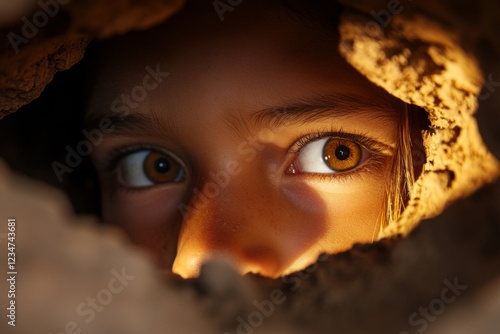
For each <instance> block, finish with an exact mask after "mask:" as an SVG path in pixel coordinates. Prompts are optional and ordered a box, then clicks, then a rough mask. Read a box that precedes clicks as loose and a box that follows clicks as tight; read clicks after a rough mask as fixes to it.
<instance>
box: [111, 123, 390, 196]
mask: <svg viewBox="0 0 500 334" xmlns="http://www.w3.org/2000/svg"><path fill="white" fill-rule="evenodd" d="M326 137H330V138H342V139H348V140H352V141H354V142H356V143H358V144H360V145H362V146H363V147H364V148H366V149H367V150H368V151H369V152H370V153H371V154H372V156H371V157H370V158H369V159H370V161H369V162H368V163H364V164H363V166H362V167H360V168H356V169H353V170H352V171H347V172H343V173H337V174H322V173H306V174H303V177H314V178H315V179H319V180H324V181H330V180H332V179H336V180H342V181H346V182H347V181H349V180H351V179H352V178H353V177H361V176H363V175H364V172H369V171H370V169H371V168H372V167H374V166H376V165H379V164H381V163H383V161H384V158H387V156H388V153H387V150H388V147H387V146H386V145H383V144H382V143H380V142H378V141H376V140H373V139H371V138H369V137H368V136H366V135H363V134H355V133H347V132H344V131H343V130H342V129H341V130H339V131H333V130H331V131H326V132H321V131H319V132H316V133H305V134H302V135H301V136H300V137H299V138H298V139H296V140H295V142H294V143H293V144H292V146H291V147H290V149H289V150H288V151H289V153H290V154H291V155H293V158H292V160H291V161H290V162H289V163H292V162H293V161H294V159H296V158H297V156H298V154H299V153H300V151H301V149H302V148H303V147H305V146H306V145H307V144H309V143H311V142H313V141H316V140H319V139H323V138H326ZM142 150H153V151H160V152H162V151H164V150H163V149H161V148H159V147H157V146H154V145H148V144H137V145H132V146H125V147H118V148H113V149H112V150H111V152H109V154H108V156H107V157H106V161H105V162H104V168H103V169H104V172H105V173H106V175H108V176H109V177H108V178H106V179H107V180H109V185H108V186H109V187H110V188H111V190H112V191H113V192H115V191H117V190H123V191H127V192H139V191H144V190H147V189H149V188H150V187H141V188H135V187H127V186H123V185H121V184H120V182H118V181H117V180H118V177H119V175H118V165H119V162H120V160H121V159H123V158H124V157H125V156H127V155H128V154H132V153H136V152H139V151H142ZM164 153H166V154H168V153H167V152H164ZM151 187H153V186H151Z"/></svg>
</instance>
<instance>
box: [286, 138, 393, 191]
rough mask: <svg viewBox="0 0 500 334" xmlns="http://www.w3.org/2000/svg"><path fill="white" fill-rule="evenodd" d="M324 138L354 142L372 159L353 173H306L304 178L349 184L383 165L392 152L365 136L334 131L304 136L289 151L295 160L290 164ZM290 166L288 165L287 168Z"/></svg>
mask: <svg viewBox="0 0 500 334" xmlns="http://www.w3.org/2000/svg"><path fill="white" fill-rule="evenodd" d="M323 138H341V139H347V140H352V141H354V142H356V143H358V144H360V145H361V146H363V147H364V148H365V149H367V150H368V151H369V152H370V154H371V157H370V158H369V161H367V163H363V165H362V166H361V167H359V168H355V169H353V170H352V171H347V172H342V173H335V174H324V173H306V174H303V177H306V178H307V177H314V178H315V179H320V180H321V181H331V180H333V179H335V180H339V181H345V182H347V181H350V180H352V179H353V178H357V177H362V176H364V175H365V174H366V172H370V171H371V170H372V168H373V167H376V166H377V165H381V164H383V163H384V162H385V159H387V158H388V157H389V156H390V153H388V151H390V148H389V147H388V146H386V145H384V144H382V143H380V142H378V141H376V140H374V139H371V138H370V137H368V136H366V135H364V134H360V133H348V132H344V131H343V130H342V129H340V130H338V131H334V130H333V129H332V130H330V131H325V132H322V131H319V132H316V133H306V134H302V135H301V136H300V137H299V138H298V139H297V140H296V141H295V142H294V143H293V145H292V146H291V147H290V149H289V153H290V154H292V155H293V158H292V160H291V161H289V164H291V163H293V161H295V159H297V156H298V154H299V153H300V151H301V150H302V148H304V147H305V146H306V145H307V144H309V143H311V142H314V141H316V140H320V139H323ZM289 164H287V166H288V165H289Z"/></svg>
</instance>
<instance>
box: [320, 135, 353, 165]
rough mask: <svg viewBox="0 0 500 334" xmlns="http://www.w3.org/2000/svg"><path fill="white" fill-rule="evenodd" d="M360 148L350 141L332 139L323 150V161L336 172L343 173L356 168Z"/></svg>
mask: <svg viewBox="0 0 500 334" xmlns="http://www.w3.org/2000/svg"><path fill="white" fill-rule="evenodd" d="M361 155H362V149H361V146H360V145H359V144H357V143H355V142H353V141H351V140H346V139H339V138H332V139H330V140H328V142H327V143H326V144H325V146H324V148H323V159H324V160H325V163H326V165H327V166H328V167H330V168H331V169H332V170H334V171H336V172H344V171H348V170H350V169H353V168H354V167H356V166H357V165H358V164H359V162H360V161H361Z"/></svg>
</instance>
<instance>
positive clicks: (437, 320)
mask: <svg viewBox="0 0 500 334" xmlns="http://www.w3.org/2000/svg"><path fill="white" fill-rule="evenodd" d="M74 1H75V6H77V5H76V4H77V2H76V1H77V0H74ZM88 3H89V4H90V5H89V6H92V4H93V3H94V2H90V1H89V2H88ZM114 3H115V2H113V4H114ZM134 3H135V2H134ZM345 3H346V4H347V5H349V6H352V7H351V10H350V11H349V12H346V14H345V16H344V19H343V23H342V28H341V29H342V31H341V32H342V37H343V41H344V43H343V44H342V52H344V55H345V56H346V58H347V59H348V60H349V61H350V62H351V63H352V64H353V65H354V66H355V67H356V68H358V69H359V70H360V71H361V72H362V73H364V74H365V75H367V77H368V78H370V79H371V80H372V81H374V82H376V83H378V84H379V85H381V86H383V87H385V88H386V89H388V90H389V91H392V92H393V93H394V94H396V95H397V96H398V97H400V98H402V99H403V100H405V101H408V102H412V103H415V104H418V105H421V106H423V107H425V108H426V109H427V110H428V111H429V113H430V115H431V119H432V121H433V125H432V129H431V131H429V132H427V133H426V134H425V136H424V138H425V144H426V146H427V152H426V153H427V160H428V162H427V164H426V165H425V173H424V175H427V178H422V179H421V181H419V182H420V183H419V184H417V186H416V194H418V196H417V195H415V196H414V198H413V200H412V202H411V207H410V210H409V211H407V212H408V213H407V216H406V219H407V222H409V224H406V225H403V224H401V225H396V226H394V227H391V228H392V229H393V230H391V231H389V232H391V233H392V232H401V233H409V232H410V230H412V229H413V230H412V232H411V233H409V234H408V235H407V236H406V237H405V238H398V239H396V238H394V239H385V240H382V241H380V242H378V243H375V244H372V245H358V246H355V247H354V248H353V249H352V250H350V251H348V252H344V253H341V254H337V255H331V256H323V257H321V258H320V260H319V261H318V263H317V264H316V265H313V266H311V267H309V268H307V269H306V270H304V271H302V272H298V273H294V274H292V275H290V276H288V277H285V278H284V279H282V280H270V279H264V278H261V277H255V276H251V275H248V276H245V277H240V276H239V275H237V274H236V273H235V272H234V271H232V270H231V269H230V268H228V267H227V266H225V265H224V264H220V263H212V264H208V265H207V266H205V268H204V269H203V271H202V275H201V277H200V278H199V279H196V280H187V281H182V280H178V279H176V278H174V277H171V276H170V275H168V274H166V275H162V276H160V275H159V273H158V272H157V271H156V270H155V269H154V267H153V265H152V264H151V263H150V261H149V260H148V259H147V258H146V256H145V255H144V254H143V253H142V252H141V251H139V250H138V249H136V248H134V247H132V246H131V245H130V244H129V243H128V242H127V241H126V240H125V239H124V238H123V236H122V235H121V234H120V233H118V232H117V231H116V230H113V229H110V228H103V227H102V226H101V227H99V226H97V225H96V224H95V220H93V219H91V218H75V217H74V216H72V214H71V213H70V208H69V207H68V204H67V203H66V200H65V199H64V198H63V196H62V195H61V194H60V193H57V192H55V191H53V190H51V189H50V188H47V187H44V186H41V185H39V184H35V183H33V182H28V181H26V180H24V179H22V178H20V177H18V176H15V175H13V174H12V173H11V172H10V171H8V170H7V169H6V168H3V167H2V168H0V223H1V224H0V237H3V238H2V239H0V241H1V242H0V264H1V267H2V268H5V263H4V261H5V260H4V259H6V258H7V257H6V254H5V251H6V248H5V247H4V245H5V242H6V239H5V233H7V230H6V224H5V222H6V220H7V219H8V218H10V217H12V216H13V215H15V218H16V219H17V226H18V231H17V233H18V236H19V237H18V239H17V240H16V244H17V259H18V264H19V267H18V273H19V274H18V282H17V288H18V296H17V298H16V300H17V306H18V315H19V317H18V320H17V321H18V322H17V324H18V326H19V327H17V328H16V330H17V331H18V332H22V333H32V332H37V333H50V332H53V333H56V332H62V331H63V330H64V327H65V326H67V324H68V322H70V321H75V322H76V323H77V325H78V326H79V328H81V329H82V332H85V333H157V332H158V333H160V332H166V333H170V332H175V333H212V332H213V333H225V332H228V333H235V332H239V333H252V332H256V333H278V334H279V333H291V334H294V333H297V334H298V333H332V332H333V333H348V334H353V333H384V334H386V333H414V332H417V331H419V332H421V331H423V330H427V333H433V334H437V333H443V334H444V333H446V334H448V333H460V332H459V331H461V332H463V333H477V334H493V333H498V330H499V328H500V324H499V323H498V319H500V306H499V304H498V300H499V299H498V298H500V297H498V296H499V293H500V288H499V283H498V279H499V277H500V266H499V264H500V209H499V207H498V203H499V202H500V183H499V182H496V183H494V184H492V185H489V186H487V187H484V188H483V189H481V190H480V191H478V192H476V193H475V194H473V195H472V196H469V197H468V198H466V199H461V200H458V201H456V202H455V203H453V204H452V205H450V206H449V207H448V208H447V209H446V210H445V211H444V212H443V213H442V214H440V215H439V216H437V217H436V218H433V219H429V220H425V221H423V222H422V223H421V224H420V225H418V226H417V227H415V226H416V223H417V222H418V221H419V220H420V219H422V218H424V217H427V216H432V215H435V214H437V213H438V212H439V211H441V209H442V208H443V207H444V206H445V205H446V204H447V203H448V202H450V201H453V200H454V199H455V198H457V197H463V196H466V195H467V194H469V193H470V192H472V191H473V190H474V189H476V188H478V187H479V186H481V185H482V184H483V183H484V182H486V181H488V180H490V179H492V178H493V177H494V175H495V172H496V162H495V160H494V159H493V157H492V156H491V155H490V154H489V153H488V151H487V149H486V148H485V147H484V146H483V144H482V141H481V138H480V137H479V135H478V131H477V128H476V123H475V121H474V119H473V118H472V115H473V114H474V113H475V109H476V107H477V105H478V104H477V102H476V97H477V96H480V97H481V98H480V99H479V110H478V114H477V116H478V118H479V125H480V127H479V130H480V132H481V133H482V134H484V135H485V137H484V138H485V140H486V143H487V145H488V147H489V148H490V149H491V151H492V152H494V153H495V154H496V156H497V158H498V157H500V155H499V153H500V143H499V141H500V140H499V137H498V135H495V130H496V129H498V127H500V122H499V116H498V115H499V113H498V111H497V108H498V106H499V105H500V102H499V101H500V88H498V86H495V85H492V86H491V87H490V88H491V90H489V89H487V88H486V89H483V91H482V92H480V85H481V82H482V79H481V77H482V76H484V77H485V78H486V79H487V80H488V77H489V75H490V74H491V77H492V79H493V81H497V80H500V67H499V66H498V63H497V62H498V59H499V57H500V52H499V51H498V50H499V48H498V39H497V38H496V36H497V35H495V34H494V33H492V31H494V29H491V28H489V27H488V26H487V25H488V24H490V23H492V22H498V20H497V21H495V20H491V19H486V18H485V19H476V20H475V21H474V22H472V23H470V24H469V22H468V21H465V22H464V19H463V17H464V16H465V15H464V14H463V13H462V14H460V13H456V12H453V11H452V10H449V9H450V8H453V9H454V10H458V8H459V6H456V5H455V4H454V3H452V2H451V1H450V2H449V3H448V2H440V4H436V2H433V4H431V3H430V2H429V4H428V6H431V7H425V5H423V4H420V3H419V4H415V7H414V9H413V10H410V9H411V8H410V7H408V8H407V9H408V11H406V10H405V11H404V12H403V13H401V14H398V15H397V16H394V17H393V20H392V24H391V25H390V26H387V27H384V29H383V30H375V32H373V33H367V31H366V30H365V26H366V23H367V22H370V21H373V20H374V19H373V18H370V14H368V13H369V12H370V11H371V10H375V11H378V10H382V9H386V8H387V3H386V2H383V1H368V0H366V1H352V2H351V1H345ZM488 3H489V2H488V1H477V2H474V5H472V6H469V7H467V8H471V9H474V10H475V11H478V10H479V9H481V8H487V7H486V6H489V5H488ZM79 4H82V6H83V2H79ZM110 4H111V2H110ZM404 4H405V6H406V3H404ZM68 6H69V5H68ZM96 6H97V5H96ZM491 6H496V5H494V4H491ZM76 8H77V7H75V13H77V9H76ZM354 8H355V9H356V10H354ZM478 8H479V9H478ZM78 10H80V9H78ZM81 10H85V9H81ZM479 12H481V13H483V14H481V15H479V13H475V15H470V16H474V17H476V16H479V17H487V18H488V17H490V15H489V14H495V15H498V14H499V12H498V11H494V10H493V9H491V10H486V12H487V13H486V14H488V15H486V14H484V12H485V10H484V9H481V10H479ZM363 13H364V14H363ZM430 13H432V15H430ZM423 14H425V15H423ZM467 14H468V13H467ZM473 14H474V13H473ZM124 15H125V16H127V15H128V14H124ZM125 16H124V17H125ZM139 16H140V15H139ZM424 16H425V17H431V18H433V19H434V20H437V21H439V22H441V24H439V25H438V24H435V23H431V22H428V21H425V20H426V19H424V18H423V17H424ZM82 17H83V16H82ZM403 17H404V20H403ZM467 17H469V15H467ZM75 22H76V21H75ZM117 22H118V21H117ZM120 22H121V21H120ZM419 22H420V23H419ZM79 24H80V23H79ZM81 24H82V25H84V23H81ZM134 24H135V23H134ZM419 24H424V26H425V29H420V28H419V26H418V25H419ZM136 26H137V25H136ZM89 27H90V25H89ZM122 27H123V26H122ZM92 29H98V28H95V27H94V28H92ZM102 31H106V30H105V29H103V30H102ZM112 31H113V29H111V30H108V33H111V32H112ZM114 31H119V29H115V30H114ZM417 34H418V38H419V39H421V40H420V41H417V40H416V38H417ZM443 34H446V36H450V38H449V39H448V38H444V37H443V36H444V35H443ZM67 36H68V38H69V39H68V40H66V39H64V38H65V37H62V36H59V37H57V38H52V37H51V38H47V39H43V40H40V42H39V43H38V42H37V44H35V41H33V43H30V44H29V45H27V46H26V49H25V50H26V51H20V52H19V54H18V55H16V56H15V58H12V57H13V54H11V55H10V56H9V55H7V54H5V53H3V52H2V53H1V55H0V73H1V74H2V76H1V77H0V109H1V110H3V113H4V114H5V113H7V112H11V111H14V110H15V109H16V108H17V107H16V106H20V105H22V104H25V103H27V102H29V101H30V100H31V99H33V98H34V97H35V96H36V95H37V94H39V92H40V90H41V89H43V86H44V84H45V82H47V81H48V80H50V78H51V76H52V75H53V73H54V71H57V70H60V69H63V68H66V67H69V66H71V63H72V62H75V61H77V59H78V58H79V57H81V52H82V51H83V47H84V46H85V44H86V42H87V41H86V40H85V39H86V38H87V37H82V36H81V35H75V34H73V35H72V34H69V35H67ZM58 38H59V39H58ZM69 41H71V42H69ZM479 41H481V43H479ZM476 42H477V43H476ZM51 43H53V44H51ZM58 43H60V44H58ZM476 44H480V46H479V47H478V45H476ZM44 45H45V46H44ZM49 45H53V46H52V48H51V47H48V46H49ZM61 45H73V46H72V48H73V49H71V50H73V51H71V52H69V51H70V49H64V47H62V49H61ZM381 46H384V48H381ZM28 47H29V49H28ZM35 47H36V48H39V49H35ZM2 48H3V47H2ZM1 50H5V49H1ZM38 50H43V53H42V54H37V51H38ZM57 50H65V51H60V52H58V51H57ZM347 51H349V52H347ZM48 54H54V55H57V56H51V57H47V55H48ZM361 56H363V57H366V59H367V60H369V61H367V62H366V63H365V62H361V61H359V59H360V57H361ZM445 56H446V57H449V58H450V59H444V57H445ZM73 57H74V58H73ZM10 59H12V60H10ZM56 59H58V61H55V60H56ZM370 60H371V61H370ZM476 60H477V61H476ZM37 64H41V65H37ZM37 66H38V67H37ZM49 68H50V70H49ZM24 69H25V70H26V72H22V71H21V70H24ZM35 69H37V70H38V71H36V70H35ZM389 71H390V73H391V75H393V78H394V79H395V80H396V81H395V82H396V84H393V83H391V81H389V80H386V79H387V78H388V73H389ZM21 73H25V75H26V77H25V76H24V75H23V76H22V77H20V74H21ZM35 74H36V75H35ZM7 78H8V79H7ZM21 78H26V80H21ZM31 90H32V91H31ZM437 98H439V100H437ZM436 102H438V103H437V106H436V107H433V104H434V103H436ZM0 117H1V116H0ZM458 129H460V130H458ZM460 159H462V160H460ZM431 161H433V164H432V163H431ZM451 175H454V178H453V179H451V178H450V177H451ZM426 180H427V181H426ZM428 180H436V181H437V183H436V184H435V185H433V184H431V183H432V182H430V181H428ZM450 181H451V182H450ZM449 184H450V185H451V186H450V187H449V186H448V185H449ZM428 187H429V188H428ZM418 197H420V198H425V199H426V200H429V199H432V201H430V200H429V201H427V202H426V203H430V204H427V205H428V206H427V207H424V206H423V204H422V203H420V202H419V200H418ZM432 203H434V204H432ZM426 209H427V210H429V209H431V210H430V211H426ZM122 268H125V272H126V273H127V274H128V275H132V276H135V278H134V279H133V280H130V281H129V284H128V285H127V286H126V287H125V288H124V290H123V291H122V292H120V293H116V294H113V300H112V301H111V302H110V303H109V304H108V305H105V307H104V309H103V310H102V311H99V312H96V313H95V314H96V317H95V319H94V320H92V321H89V323H87V322H85V319H88V314H87V315H86V316H81V315H80V314H78V313H76V308H77V307H78V306H79V305H80V304H81V303H82V302H83V303H87V302H88V301H87V298H88V297H90V298H94V297H96V296H98V295H99V294H100V293H101V294H102V296H104V293H102V292H101V291H102V290H103V289H107V288H108V284H109V282H110V279H112V277H113V274H112V270H113V269H116V270H117V271H121V270H122ZM455 281H456V282H457V284H458V285H459V286H460V287H461V289H457V291H456V292H457V294H456V295H455V297H456V298H455V299H453V301H452V302H449V303H448V302H444V301H443V299H442V298H443V297H442V296H443V291H444V289H445V288H447V285H448V284H452V285H453V284H454V283H455ZM1 287H2V289H1V290H2V291H3V285H1ZM448 289H449V288H448ZM281 293H282V295H281ZM276 294H278V295H280V296H281V298H278V299H279V300H280V301H283V299H285V300H284V301H283V303H281V302H280V303H274V304H272V308H271V306H269V305H270V304H269V302H268V301H269V300H271V299H273V298H272V296H276ZM2 295H3V292H2ZM445 297H447V298H448V300H451V299H450V297H451V295H450V294H449V293H448V294H445ZM439 301H441V304H442V305H444V308H439V307H440V306H439V305H441V304H440V302H439ZM262 305H266V307H267V309H265V310H264V311H262V310H259V309H260V308H261V307H262ZM6 307H7V305H6V298H5V297H4V296H2V297H1V298H0V309H2V310H5V309H6ZM421 308H426V309H427V311H425V309H421ZM85 310H88V308H85ZM270 310H272V311H270ZM422 310H423V311H422ZM421 312H427V314H428V317H427V318H426V317H425V316H423V315H422V313H421ZM429 312H431V313H429ZM264 313H265V314H264ZM259 314H260V315H259ZM415 314H416V316H415ZM412 317H413V318H412ZM2 318H4V316H3V315H2ZM411 319H413V321H412V320H411ZM423 319H427V321H424V320H423ZM4 320H5V319H4ZM4 320H3V321H2V322H0V331H1V332H2V333H4V332H6V333H10V332H14V331H12V328H11V327H7V325H6V322H5V321H4ZM415 321H418V322H415ZM250 324H254V325H250ZM424 326H425V329H424Z"/></svg>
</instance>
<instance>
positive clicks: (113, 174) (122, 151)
mask: <svg viewBox="0 0 500 334" xmlns="http://www.w3.org/2000/svg"><path fill="white" fill-rule="evenodd" d="M142 150H151V151H157V152H164V153H165V154H168V153H167V152H165V150H164V149H161V148H160V147H158V146H154V145H149V144H136V145H132V146H125V147H117V148H113V149H111V151H110V152H109V153H108V156H107V157H106V161H104V165H103V166H104V167H103V171H104V173H105V175H107V177H106V181H105V182H107V186H108V187H109V189H110V190H111V192H112V193H113V194H114V193H116V192H117V191H123V192H125V193H126V194H128V193H139V192H142V191H145V190H148V189H150V188H152V187H154V186H149V187H127V186H125V185H123V184H121V183H120V181H118V177H119V174H118V165H119V162H120V160H121V159H123V158H124V157H125V156H127V155H129V154H132V153H136V152H139V151H142Z"/></svg>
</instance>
